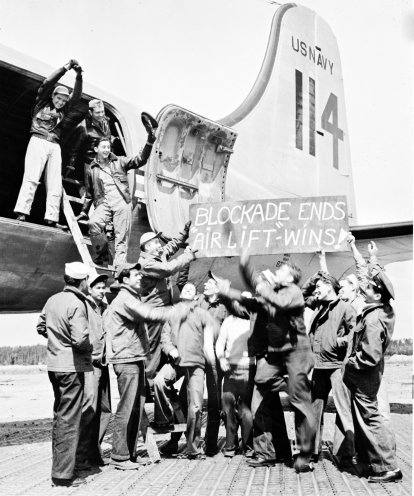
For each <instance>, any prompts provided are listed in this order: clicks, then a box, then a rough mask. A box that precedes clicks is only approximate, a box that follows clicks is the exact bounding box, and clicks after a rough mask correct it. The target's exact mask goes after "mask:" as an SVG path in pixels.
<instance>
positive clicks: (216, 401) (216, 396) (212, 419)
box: [205, 360, 223, 454]
mask: <svg viewBox="0 0 414 496" xmlns="http://www.w3.org/2000/svg"><path fill="white" fill-rule="evenodd" d="M205 373H206V385H207V428H206V434H205V445H206V453H207V454H215V453H216V452H217V449H218V447H217V440H218V433H219V428H220V411H221V384H222V381H223V373H222V371H221V368H220V364H219V362H218V360H216V363H214V364H210V363H208V362H207V361H206V369H205Z"/></svg>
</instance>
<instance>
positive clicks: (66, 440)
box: [37, 262, 92, 486]
mask: <svg viewBox="0 0 414 496" xmlns="http://www.w3.org/2000/svg"><path fill="white" fill-rule="evenodd" d="M88 272H89V269H88V267H87V266H86V265H85V264H83V263H81V262H73V263H68V264H66V265H65V276H64V279H65V283H66V286H65V288H64V289H63V291H62V292H60V293H57V294H55V295H54V296H51V297H50V298H49V299H48V301H47V302H46V305H45V306H44V308H43V311H42V313H41V315H40V317H39V322H38V324H37V332H38V333H39V334H41V335H42V336H44V337H45V338H47V368H48V374H49V380H50V382H51V383H52V387H53V392H54V395H55V402H54V406H53V432H52V455H53V458H52V482H53V484H54V485H56V486H77V485H79V484H82V483H84V482H85V480H84V479H74V474H75V461H76V450H77V446H78V440H79V431H80V422H81V416H82V404H83V387H84V375H85V373H87V372H90V371H92V360H91V351H92V346H91V343H90V341H89V326H88V318H87V310H86V303H85V298H86V294H85V293H86V291H87V282H86V277H87V275H88Z"/></svg>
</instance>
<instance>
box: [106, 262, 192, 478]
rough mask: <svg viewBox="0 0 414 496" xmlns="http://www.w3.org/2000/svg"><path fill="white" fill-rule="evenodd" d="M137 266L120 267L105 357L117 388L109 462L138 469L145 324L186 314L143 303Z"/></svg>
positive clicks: (122, 467)
mask: <svg viewBox="0 0 414 496" xmlns="http://www.w3.org/2000/svg"><path fill="white" fill-rule="evenodd" d="M140 268H141V266H140V264H138V263H135V264H124V265H121V266H120V267H119V269H118V273H117V278H118V282H119V283H120V291H119V294H118V295H117V297H116V298H115V299H114V300H113V302H112V303H111V305H110V306H109V308H108V311H107V313H106V314H105V318H104V326H105V329H106V332H107V333H108V359H109V362H110V363H112V364H113V366H114V370H115V374H116V377H117V381H118V390H119V403H118V407H117V410H116V413H115V419H114V428H113V438H112V455H111V464H112V465H114V466H115V467H116V468H119V469H121V470H133V469H138V468H139V464H140V463H142V460H141V459H139V458H137V456H136V444H137V438H138V428H139V424H140V421H141V416H142V412H143V408H144V403H145V359H146V357H147V355H148V351H149V343H148V335H147V332H146V329H145V327H144V323H146V322H165V321H167V320H169V319H170V318H173V317H176V318H177V319H180V318H181V317H183V316H184V315H185V314H186V313H187V310H186V309H185V308H184V307H180V308H179V309H175V308H173V307H164V308H153V307H151V306H150V305H148V304H146V303H142V301H141V299H140V293H141V278H142V274H141V272H140ZM144 463H145V462H144Z"/></svg>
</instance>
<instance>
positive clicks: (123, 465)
mask: <svg viewBox="0 0 414 496" xmlns="http://www.w3.org/2000/svg"><path fill="white" fill-rule="evenodd" d="M109 464H110V465H112V466H113V467H115V468H117V469H118V470H138V469H139V463H134V462H131V460H122V461H121V460H114V459H113V458H111V461H110V462H109Z"/></svg>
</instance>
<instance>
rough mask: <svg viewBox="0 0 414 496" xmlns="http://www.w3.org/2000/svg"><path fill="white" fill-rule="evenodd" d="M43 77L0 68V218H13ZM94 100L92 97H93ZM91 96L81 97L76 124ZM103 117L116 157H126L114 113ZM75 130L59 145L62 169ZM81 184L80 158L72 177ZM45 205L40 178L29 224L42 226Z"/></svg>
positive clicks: (43, 189)
mask: <svg viewBox="0 0 414 496" xmlns="http://www.w3.org/2000/svg"><path fill="white" fill-rule="evenodd" d="M42 79H43V78H40V77H38V76H35V75H31V74H27V73H22V72H21V71H20V70H19V69H14V68H13V67H4V66H0V82H1V84H0V86H1V87H0V90H1V91H0V136H1V144H2V147H1V151H0V154H1V165H2V167H1V172H2V178H1V181H0V216H1V217H7V218H14V217H15V215H14V213H13V209H14V206H15V204H16V200H17V196H18V194H19V190H20V186H21V183H22V179H23V173H24V159H25V154H26V148H27V145H28V142H29V138H30V135H29V132H30V125H31V114H32V109H33V105H34V102H35V98H36V93H37V90H38V88H39V85H40V84H41V81H42ZM92 98H93V97H92ZM89 100H90V97H88V98H83V99H82V101H81V103H80V104H79V109H78V111H75V112H74V113H73V116H72V115H71V117H73V119H74V121H75V122H81V120H82V117H83V115H85V112H87V108H88V107H87V104H88V101H89ZM105 108H106V115H107V116H108V117H109V119H110V128H111V135H112V136H113V137H114V138H115V139H114V141H113V143H112V151H113V152H114V153H115V154H116V155H126V152H125V150H124V146H123V136H122V137H121V136H120V134H121V135H122V127H121V124H120V122H119V121H118V120H117V118H116V116H115V114H114V113H113V112H112V111H111V110H110V109H108V107H107V105H105ZM73 137H74V130H72V131H71V132H70V134H69V135H68V134H67V135H66V137H65V139H64V141H63V142H62V143H61V148H62V167H63V170H64V167H65V165H66V164H67V162H68V158H69V156H70V150H71V146H72V144H73ZM72 177H73V178H74V179H78V180H79V181H83V163H82V160H81V157H79V158H78V159H77V160H76V170H75V173H74V175H73V176H72ZM45 205H46V192H45V187H44V180H43V177H42V179H41V184H40V185H39V187H38V188H37V192H36V196H35V199H34V202H33V206H32V211H31V214H30V218H29V220H30V222H34V223H39V224H43V223H44V222H43V218H44V212H45Z"/></svg>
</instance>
